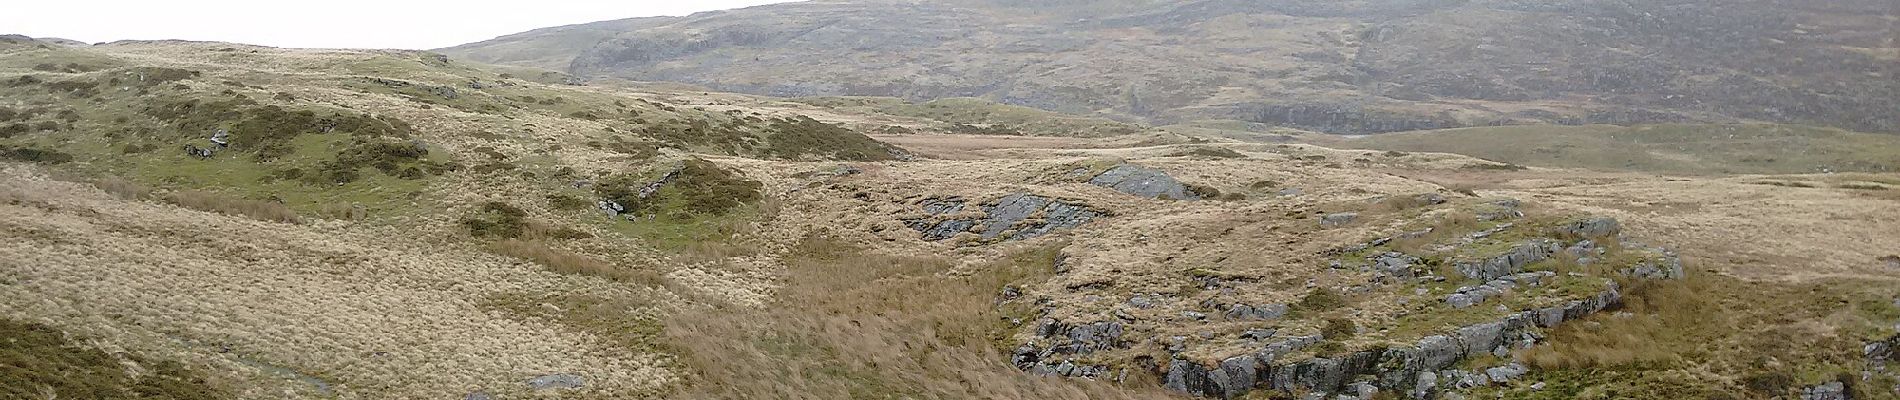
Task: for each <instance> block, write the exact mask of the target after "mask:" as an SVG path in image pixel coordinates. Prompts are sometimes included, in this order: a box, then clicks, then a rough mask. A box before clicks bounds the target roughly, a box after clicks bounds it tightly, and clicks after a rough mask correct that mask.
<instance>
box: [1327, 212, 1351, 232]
mask: <svg viewBox="0 0 1900 400" xmlns="http://www.w3.org/2000/svg"><path fill="white" fill-rule="evenodd" d="M1358 219H1359V214H1358V213H1337V214H1327V215H1326V216H1324V217H1320V220H1319V226H1320V227H1322V228H1338V227H1342V226H1346V225H1347V224H1351V223H1352V222H1353V221H1356V220H1358Z"/></svg>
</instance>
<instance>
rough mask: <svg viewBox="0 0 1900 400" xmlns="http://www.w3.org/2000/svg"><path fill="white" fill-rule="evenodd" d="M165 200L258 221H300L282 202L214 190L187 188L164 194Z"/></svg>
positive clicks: (196, 208)
mask: <svg viewBox="0 0 1900 400" xmlns="http://www.w3.org/2000/svg"><path fill="white" fill-rule="evenodd" d="M165 201H166V202H170V203H172V204H175V205H177V206H179V207H184V208H189V209H193V210H198V211H209V212H215V213H220V214H227V215H235V216H240V217H247V218H251V219H255V220H259V221H269V222H282V223H289V224H295V223H299V222H301V221H302V219H300V218H298V217H297V212H295V211H291V210H290V207H287V206H284V204H283V203H278V202H273V201H263V200H251V199H244V198H237V197H231V196H227V195H223V194H219V193H214V192H203V191H196V190H187V191H181V192H175V193H172V194H169V195H166V196H165Z"/></svg>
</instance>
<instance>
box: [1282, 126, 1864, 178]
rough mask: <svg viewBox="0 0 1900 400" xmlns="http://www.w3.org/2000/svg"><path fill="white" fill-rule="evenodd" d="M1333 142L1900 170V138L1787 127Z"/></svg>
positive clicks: (1775, 167)
mask: <svg viewBox="0 0 1900 400" xmlns="http://www.w3.org/2000/svg"><path fill="white" fill-rule="evenodd" d="M1305 138H1307V139H1310V140H1311V141H1313V142H1314V143H1318V144H1322V145H1325V146H1329V147H1336V148H1353V149H1371V150H1390V151H1424V152H1441V153H1458V154H1464V155H1469V156H1472V157H1478V158H1483V159H1487V160H1492V161H1498V162H1505V163H1511V164H1518V165H1526V166H1539V167H1550V168H1583V169H1594V170H1603V171H1638V172H1654V173H1670V174H1807V173H1834V172H1894V171H1896V170H1900V136H1895V135H1885V134H1868V133H1857V132H1847V131H1841V130H1835V129H1824V128H1813V127H1802V126H1789V125H1687V124H1674V125H1639V126H1632V127H1623V126H1612V125H1588V126H1509V127H1482V128H1461V129H1450V130H1441V131H1421V132H1404V133H1394V134H1388V135H1374V136H1366V137H1358V138H1349V139H1339V138H1329V137H1318V136H1308V137H1305Z"/></svg>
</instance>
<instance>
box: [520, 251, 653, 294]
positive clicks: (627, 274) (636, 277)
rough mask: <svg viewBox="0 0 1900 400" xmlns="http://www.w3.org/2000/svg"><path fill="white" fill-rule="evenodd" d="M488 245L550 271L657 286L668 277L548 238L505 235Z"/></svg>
mask: <svg viewBox="0 0 1900 400" xmlns="http://www.w3.org/2000/svg"><path fill="white" fill-rule="evenodd" d="M488 248H489V250H490V251H493V252H495V254H500V255H504V256H509V257H515V258H520V259H523V260H528V261H533V262H534V263H536V264H541V265H542V266H544V267H547V268H548V270H549V271H554V272H557V273H562V274H568V275H582V276H592V277H600V278H607V279H612V280H616V281H622V282H631V283H637V284H641V285H646V286H654V287H658V286H660V284H661V283H662V282H664V281H665V279H664V278H662V277H661V276H660V273H659V272H658V271H654V270H651V269H643V268H627V267H623V266H619V265H614V264H612V263H609V262H606V261H601V260H599V259H596V258H593V257H589V256H586V255H583V254H579V253H574V252H570V251H566V250H561V249H557V248H553V247H549V246H548V244H547V243H546V242H542V241H538V240H521V239H505V240H501V241H498V242H495V243H493V244H490V245H489V246H488Z"/></svg>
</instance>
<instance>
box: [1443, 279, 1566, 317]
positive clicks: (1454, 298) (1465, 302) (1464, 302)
mask: <svg viewBox="0 0 1900 400" xmlns="http://www.w3.org/2000/svg"><path fill="white" fill-rule="evenodd" d="M1556 277H1557V273H1555V272H1550V271H1536V272H1521V273H1516V274H1511V275H1505V276H1503V277H1499V278H1498V279H1492V280H1491V281H1490V282H1485V283H1484V284H1483V285H1478V286H1465V287H1461V288H1458V291H1457V292H1456V293H1452V294H1451V295H1448V296H1445V304H1447V305H1450V306H1451V308H1466V307H1471V306H1475V305H1478V304H1480V303H1484V301H1485V300H1489V299H1495V298H1499V297H1502V296H1504V295H1505V294H1509V293H1511V291H1512V290H1515V289H1517V287H1518V286H1543V285H1545V284H1548V283H1550V281H1551V280H1552V279H1555V278H1556Z"/></svg>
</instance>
